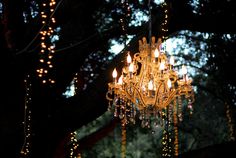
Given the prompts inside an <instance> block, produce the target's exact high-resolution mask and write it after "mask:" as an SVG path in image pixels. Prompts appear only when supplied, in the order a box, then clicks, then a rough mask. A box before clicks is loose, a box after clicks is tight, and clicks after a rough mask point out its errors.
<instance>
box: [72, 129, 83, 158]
mask: <svg viewBox="0 0 236 158" xmlns="http://www.w3.org/2000/svg"><path fill="white" fill-rule="evenodd" d="M76 134H77V132H76V131H75V132H72V133H70V143H71V148H70V158H81V154H80V153H78V154H77V152H76V151H77V150H78V147H79V143H78V140H77V139H76V137H75V136H76Z"/></svg>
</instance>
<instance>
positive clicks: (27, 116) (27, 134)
mask: <svg viewBox="0 0 236 158" xmlns="http://www.w3.org/2000/svg"><path fill="white" fill-rule="evenodd" d="M29 80H30V75H27V76H26V79H25V80H24V83H25V89H26V91H25V105H24V122H22V123H23V125H24V142H23V145H22V148H21V151H20V157H21V158H26V157H29V154H30V148H31V137H32V135H31V107H30V105H31V102H32V98H31V92H32V90H31V89H32V84H31V83H30V81H29Z"/></svg>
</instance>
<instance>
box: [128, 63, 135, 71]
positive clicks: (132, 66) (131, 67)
mask: <svg viewBox="0 0 236 158" xmlns="http://www.w3.org/2000/svg"><path fill="white" fill-rule="evenodd" d="M129 72H134V64H133V63H131V64H130V65H129Z"/></svg>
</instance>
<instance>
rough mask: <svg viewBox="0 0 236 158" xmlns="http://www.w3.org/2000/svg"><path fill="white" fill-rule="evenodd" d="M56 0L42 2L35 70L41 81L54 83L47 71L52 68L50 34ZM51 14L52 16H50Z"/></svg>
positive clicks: (53, 21)
mask: <svg viewBox="0 0 236 158" xmlns="http://www.w3.org/2000/svg"><path fill="white" fill-rule="evenodd" d="M55 6H56V1H55V0H50V1H49V2H48V3H46V2H43V3H42V8H43V9H42V11H41V12H40V14H41V22H42V24H43V26H44V27H43V28H42V29H41V31H40V35H41V37H40V40H41V44H40V46H41V50H40V53H39V54H40V58H39V68H38V69H37V70H36V71H37V74H38V77H39V78H41V79H42V83H47V82H49V83H52V84H53V83H55V80H54V79H52V78H51V76H50V75H49V73H51V71H52V68H53V64H52V63H53V62H52V60H53V56H54V53H55V50H54V49H55V45H54V44H53V43H52V40H51V39H52V36H53V33H54V26H55V23H56V20H55V18H54V16H53V14H52V13H53V12H54V10H55ZM50 15H52V16H50Z"/></svg>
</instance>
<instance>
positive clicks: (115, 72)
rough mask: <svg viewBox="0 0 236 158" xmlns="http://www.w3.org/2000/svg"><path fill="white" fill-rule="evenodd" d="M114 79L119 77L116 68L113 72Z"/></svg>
mask: <svg viewBox="0 0 236 158" xmlns="http://www.w3.org/2000/svg"><path fill="white" fill-rule="evenodd" d="M112 77H113V78H116V77H117V71H116V68H114V70H113V72H112Z"/></svg>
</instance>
